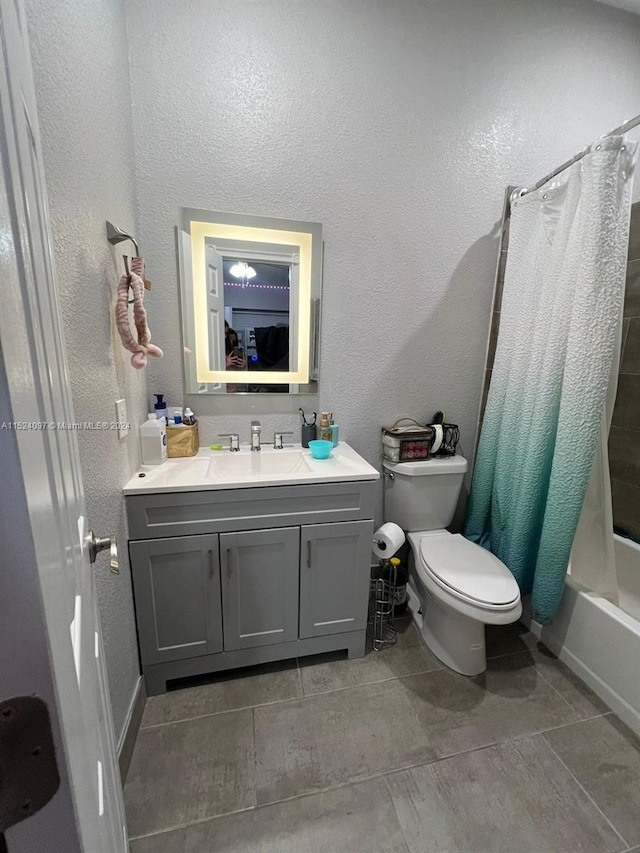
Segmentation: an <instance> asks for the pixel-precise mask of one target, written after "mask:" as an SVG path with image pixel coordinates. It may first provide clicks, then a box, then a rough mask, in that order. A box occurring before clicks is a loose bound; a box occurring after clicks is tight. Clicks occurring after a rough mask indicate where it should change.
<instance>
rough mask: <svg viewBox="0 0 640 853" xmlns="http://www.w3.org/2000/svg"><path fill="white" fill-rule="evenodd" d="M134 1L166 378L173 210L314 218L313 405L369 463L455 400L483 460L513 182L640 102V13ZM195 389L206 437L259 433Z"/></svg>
mask: <svg viewBox="0 0 640 853" xmlns="http://www.w3.org/2000/svg"><path fill="white" fill-rule="evenodd" d="M126 11H127V26H128V29H129V34H130V38H131V42H132V44H134V45H135V48H134V49H132V51H131V85H132V98H133V104H134V115H135V122H134V136H135V152H136V170H137V178H138V184H137V185H138V205H139V218H140V223H141V229H142V236H143V239H144V245H145V247H146V251H147V254H148V256H149V258H150V260H151V262H152V264H153V270H152V272H151V273H150V276H151V278H152V279H153V281H154V287H155V290H154V294H153V303H154V304H153V306H152V307H151V308H150V311H153V312H154V317H153V326H154V333H155V335H156V338H157V340H158V343H159V344H160V345H161V346H163V347H165V352H166V354H167V357H166V358H165V359H164V361H163V362H161V363H159V364H157V365H154V367H153V370H152V373H151V376H152V378H153V383H154V387H155V388H157V390H160V391H165V392H166V393H167V394H168V395H169V400H170V402H176V401H179V400H180V399H181V397H182V374H181V371H182V368H181V359H180V336H179V320H178V291H177V283H176V271H175V269H176V262H175V250H174V236H173V227H174V225H175V223H176V220H177V210H178V207H179V206H181V205H185V206H191V207H204V208H211V209H218V210H228V211H236V212H246V213H252V214H260V215H263V216H281V217H291V218H296V219H307V220H315V221H319V222H322V223H323V226H324V238H325V269H324V305H323V329H322V361H321V384H320V389H321V390H320V401H319V406H320V408H327V409H331V410H333V411H334V412H335V415H336V420H337V422H339V423H340V427H341V433H340V434H341V437H344V438H345V439H346V440H348V441H350V442H351V443H352V444H353V445H354V446H355V447H356V448H357V449H358V450H359V451H360V452H362V453H363V454H364V455H365V456H366V458H367V459H369V461H371V462H373V463H376V462H377V461H378V458H379V427H380V425H381V424H384V423H388V422H390V421H392V420H393V419H395V418H396V417H397V416H398V415H401V414H410V415H414V416H419V417H420V418H426V417H428V416H430V415H431V414H432V412H434V411H435V410H436V409H438V408H440V407H444V408H445V409H446V412H447V415H448V417H449V419H450V420H453V421H457V422H458V423H459V424H460V425H461V428H462V443H463V447H464V449H465V450H466V451H467V452H468V453H470V452H471V451H472V449H473V446H474V438H475V429H476V422H477V412H478V403H479V399H480V393H481V388H482V373H483V366H484V359H485V349H486V342H487V336H488V330H489V321H490V316H491V299H492V289H493V282H494V273H495V264H496V259H497V246H498V242H497V235H498V220H499V219H500V217H501V211H502V203H503V192H504V187H505V186H506V185H507V184H509V183H526V182H531V181H532V180H534V179H536V178H538V177H540V176H541V175H542V174H543V173H545V172H546V171H548V170H549V169H550V168H551V167H553V166H554V165H556V164H557V163H558V162H560V161H562V160H563V159H566V158H567V157H568V156H570V155H571V154H573V153H574V152H575V151H576V150H577V149H580V148H582V147H583V146H584V145H585V144H587V143H588V142H589V141H590V140H592V139H593V138H594V137H596V136H598V135H600V134H601V133H603V132H604V131H605V130H606V129H608V128H609V127H611V126H613V125H615V124H617V123H618V122H619V121H620V120H622V119H623V118H625V117H627V116H629V115H633V114H634V112H637V105H638V101H637V93H638V91H640V54H639V53H638V49H637V46H638V37H639V36H640V22H639V21H638V19H637V18H636V17H635V16H632V15H628V14H626V13H624V12H620V11H618V10H615V9H612V8H610V7H607V6H603V5H601V4H596V3H591V2H588V1H587V0H567V1H566V2H562V3H558V2H556V0H537V2H532V0H475V2H473V3H471V2H465V0H449V2H437V0H431V1H429V0H398V2H393V3H389V2H387V0H322V2H315V1H314V2H311V0H277V2H264V0H207V2H202V0H126ZM595 58H597V60H596V59H595ZM150 303H151V300H150ZM158 306H161V307H158ZM189 402H190V404H191V405H192V408H194V409H195V410H196V411H197V412H198V414H199V415H200V417H201V434H202V435H203V437H204V440H205V441H209V440H211V439H213V437H214V434H215V432H216V431H218V430H220V431H227V430H229V429H239V430H240V432H241V434H242V436H243V438H246V435H247V424H248V420H249V418H248V417H247V416H246V415H245V416H243V417H240V416H236V417H230V416H225V415H224V414H222V413H223V412H225V411H227V410H228V405H229V404H228V402H227V401H225V402H224V403H221V402H220V401H219V399H216V398H215V397H211V398H208V399H207V400H203V399H198V400H196V401H195V404H194V402H193V400H190V401H189ZM266 405H267V404H266V403H265V402H263V401H262V400H260V399H258V401H257V402H256V403H255V414H264V412H265V411H266V409H265V406H266ZM268 405H270V406H273V405H274V403H273V402H272V401H269V403H268ZM296 407H297V401H295V400H294V401H293V402H292V401H289V402H288V403H285V404H283V405H281V407H280V408H281V411H282V412H286V411H289V412H295V410H296ZM313 408H316V406H315V405H314V406H313ZM271 411H272V410H271ZM263 424H266V426H267V428H268V429H271V428H272V427H273V426H276V425H277V426H281V427H285V428H287V427H289V428H291V426H292V425H295V426H296V427H297V419H296V418H295V416H294V415H292V414H289V415H286V414H281V415H276V414H272V415H269V416H268V417H263Z"/></svg>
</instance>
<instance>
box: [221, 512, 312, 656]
mask: <svg viewBox="0 0 640 853" xmlns="http://www.w3.org/2000/svg"><path fill="white" fill-rule="evenodd" d="M299 548H300V528H299V527H282V528H276V529H274V530H251V531H246V532H244V533H221V534H220V562H221V574H222V607H223V611H224V648H225V651H231V650H232V649H250V648H253V647H254V646H267V645H271V644H272V643H286V642H288V641H289V640H297V639H298V578H299V565H298V561H299Z"/></svg>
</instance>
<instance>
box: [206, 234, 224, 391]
mask: <svg viewBox="0 0 640 853" xmlns="http://www.w3.org/2000/svg"><path fill="white" fill-rule="evenodd" d="M206 259H207V323H208V326H209V370H226V369H227V363H226V357H225V355H226V353H225V335H224V267H223V260H222V258H221V257H220V255H219V254H218V253H217V252H216V250H215V249H214V247H213V246H211V245H208V246H207V252H206ZM225 388H226V386H224V387H223V385H222V383H215V384H211V385H210V386H209V390H211V391H224V390H225Z"/></svg>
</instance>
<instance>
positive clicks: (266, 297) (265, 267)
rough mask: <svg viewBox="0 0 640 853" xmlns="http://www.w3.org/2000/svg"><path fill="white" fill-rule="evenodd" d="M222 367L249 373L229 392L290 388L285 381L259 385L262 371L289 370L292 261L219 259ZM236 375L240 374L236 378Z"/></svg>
mask: <svg viewBox="0 0 640 853" xmlns="http://www.w3.org/2000/svg"><path fill="white" fill-rule="evenodd" d="M222 269H223V274H224V321H225V322H224V335H225V360H226V363H225V366H224V367H222V366H221V365H218V367H219V369H222V370H224V369H226V370H235V371H243V372H248V373H249V374H250V375H249V376H247V377H246V379H247V382H246V384H244V385H237V386H235V385H232V384H231V383H227V393H229V392H232V391H249V392H252V393H260V392H269V391H270V392H277V393H285V394H287V393H288V392H289V386H288V384H278V385H262V386H261V385H260V373H261V372H264V371H265V370H280V371H288V370H289V369H290V364H289V351H290V336H289V309H290V286H291V265H289V264H285V263H265V262H259V261H249V260H235V259H233V258H225V257H223V258H222ZM238 379H240V377H238Z"/></svg>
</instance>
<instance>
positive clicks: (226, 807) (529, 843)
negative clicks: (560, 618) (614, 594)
mask: <svg viewBox="0 0 640 853" xmlns="http://www.w3.org/2000/svg"><path fill="white" fill-rule="evenodd" d="M487 651H488V656H489V667H488V669H487V672H486V673H484V674H483V675H481V676H478V677H477V678H465V677H464V676H459V675H456V674H454V673H452V672H451V671H450V670H447V669H444V668H443V667H442V665H441V664H440V662H439V661H438V660H437V659H436V658H435V657H434V656H433V655H432V654H431V653H430V652H429V650H428V649H427V648H426V646H425V645H424V644H423V643H422V640H421V638H420V637H419V635H418V633H417V631H416V630H415V628H414V627H413V626H412V625H411V624H410V623H409V622H406V621H405V622H403V623H402V624H401V630H400V634H399V641H398V644H397V645H396V646H395V647H394V648H392V649H388V650H386V651H384V652H379V653H375V652H372V653H369V654H368V655H367V656H366V657H365V658H362V659H360V660H354V661H348V660H347V659H346V657H343V656H342V655H322V656H318V657H315V658H306V659H300V660H299V661H287V662H285V663H282V664H277V665H269V666H262V667H257V668H251V669H248V670H242V671H236V672H234V673H229V674H226V675H224V676H218V677H216V678H215V680H214V679H211V680H210V681H209V683H200V685H199V686H192V687H189V688H188V689H182V690H176V691H173V692H171V693H168V694H166V695H164V696H158V697H153V698H151V699H149V700H148V702H147V705H146V708H145V713H144V718H143V722H142V727H141V729H140V732H139V735H138V740H137V743H136V747H135V751H134V755H133V759H132V762H131V768H130V770H129V775H128V778H127V784H126V786H125V801H126V806H127V817H128V821H129V831H130V835H131V838H132V842H131V851H132V853H431V851H439V853H455V852H456V851H464V853H503V851H504V853H514V851H518V853H526V852H527V851H528V853H574V851H575V853H578V851H580V853H600V851H602V853H604V851H608V852H610V853H615V851H630V850H638V851H640V740H638V739H637V738H635V737H634V735H633V734H631V733H630V732H629V730H628V729H626V728H625V727H624V726H623V725H622V724H621V723H620V721H619V720H618V719H617V718H616V717H615V715H614V714H613V713H611V712H610V711H609V709H608V708H607V707H606V706H605V705H604V704H603V703H602V702H601V701H600V700H599V699H598V698H597V697H596V696H594V694H593V693H591V691H590V690H589V689H588V688H587V687H586V686H585V685H584V684H583V683H582V682H581V681H579V680H578V679H577V678H576V677H575V676H574V675H573V674H572V673H571V672H570V671H569V670H568V669H567V668H566V667H565V666H564V665H563V664H562V663H560V662H559V661H557V660H556V659H555V658H553V657H552V656H551V655H550V654H549V652H547V651H546V650H545V649H544V647H542V646H540V645H538V644H537V643H536V640H535V638H534V637H533V635H532V634H530V633H529V632H527V631H526V629H525V628H524V627H523V626H522V625H520V624H516V625H511V626H507V627H505V628H489V629H488V633H487Z"/></svg>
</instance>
